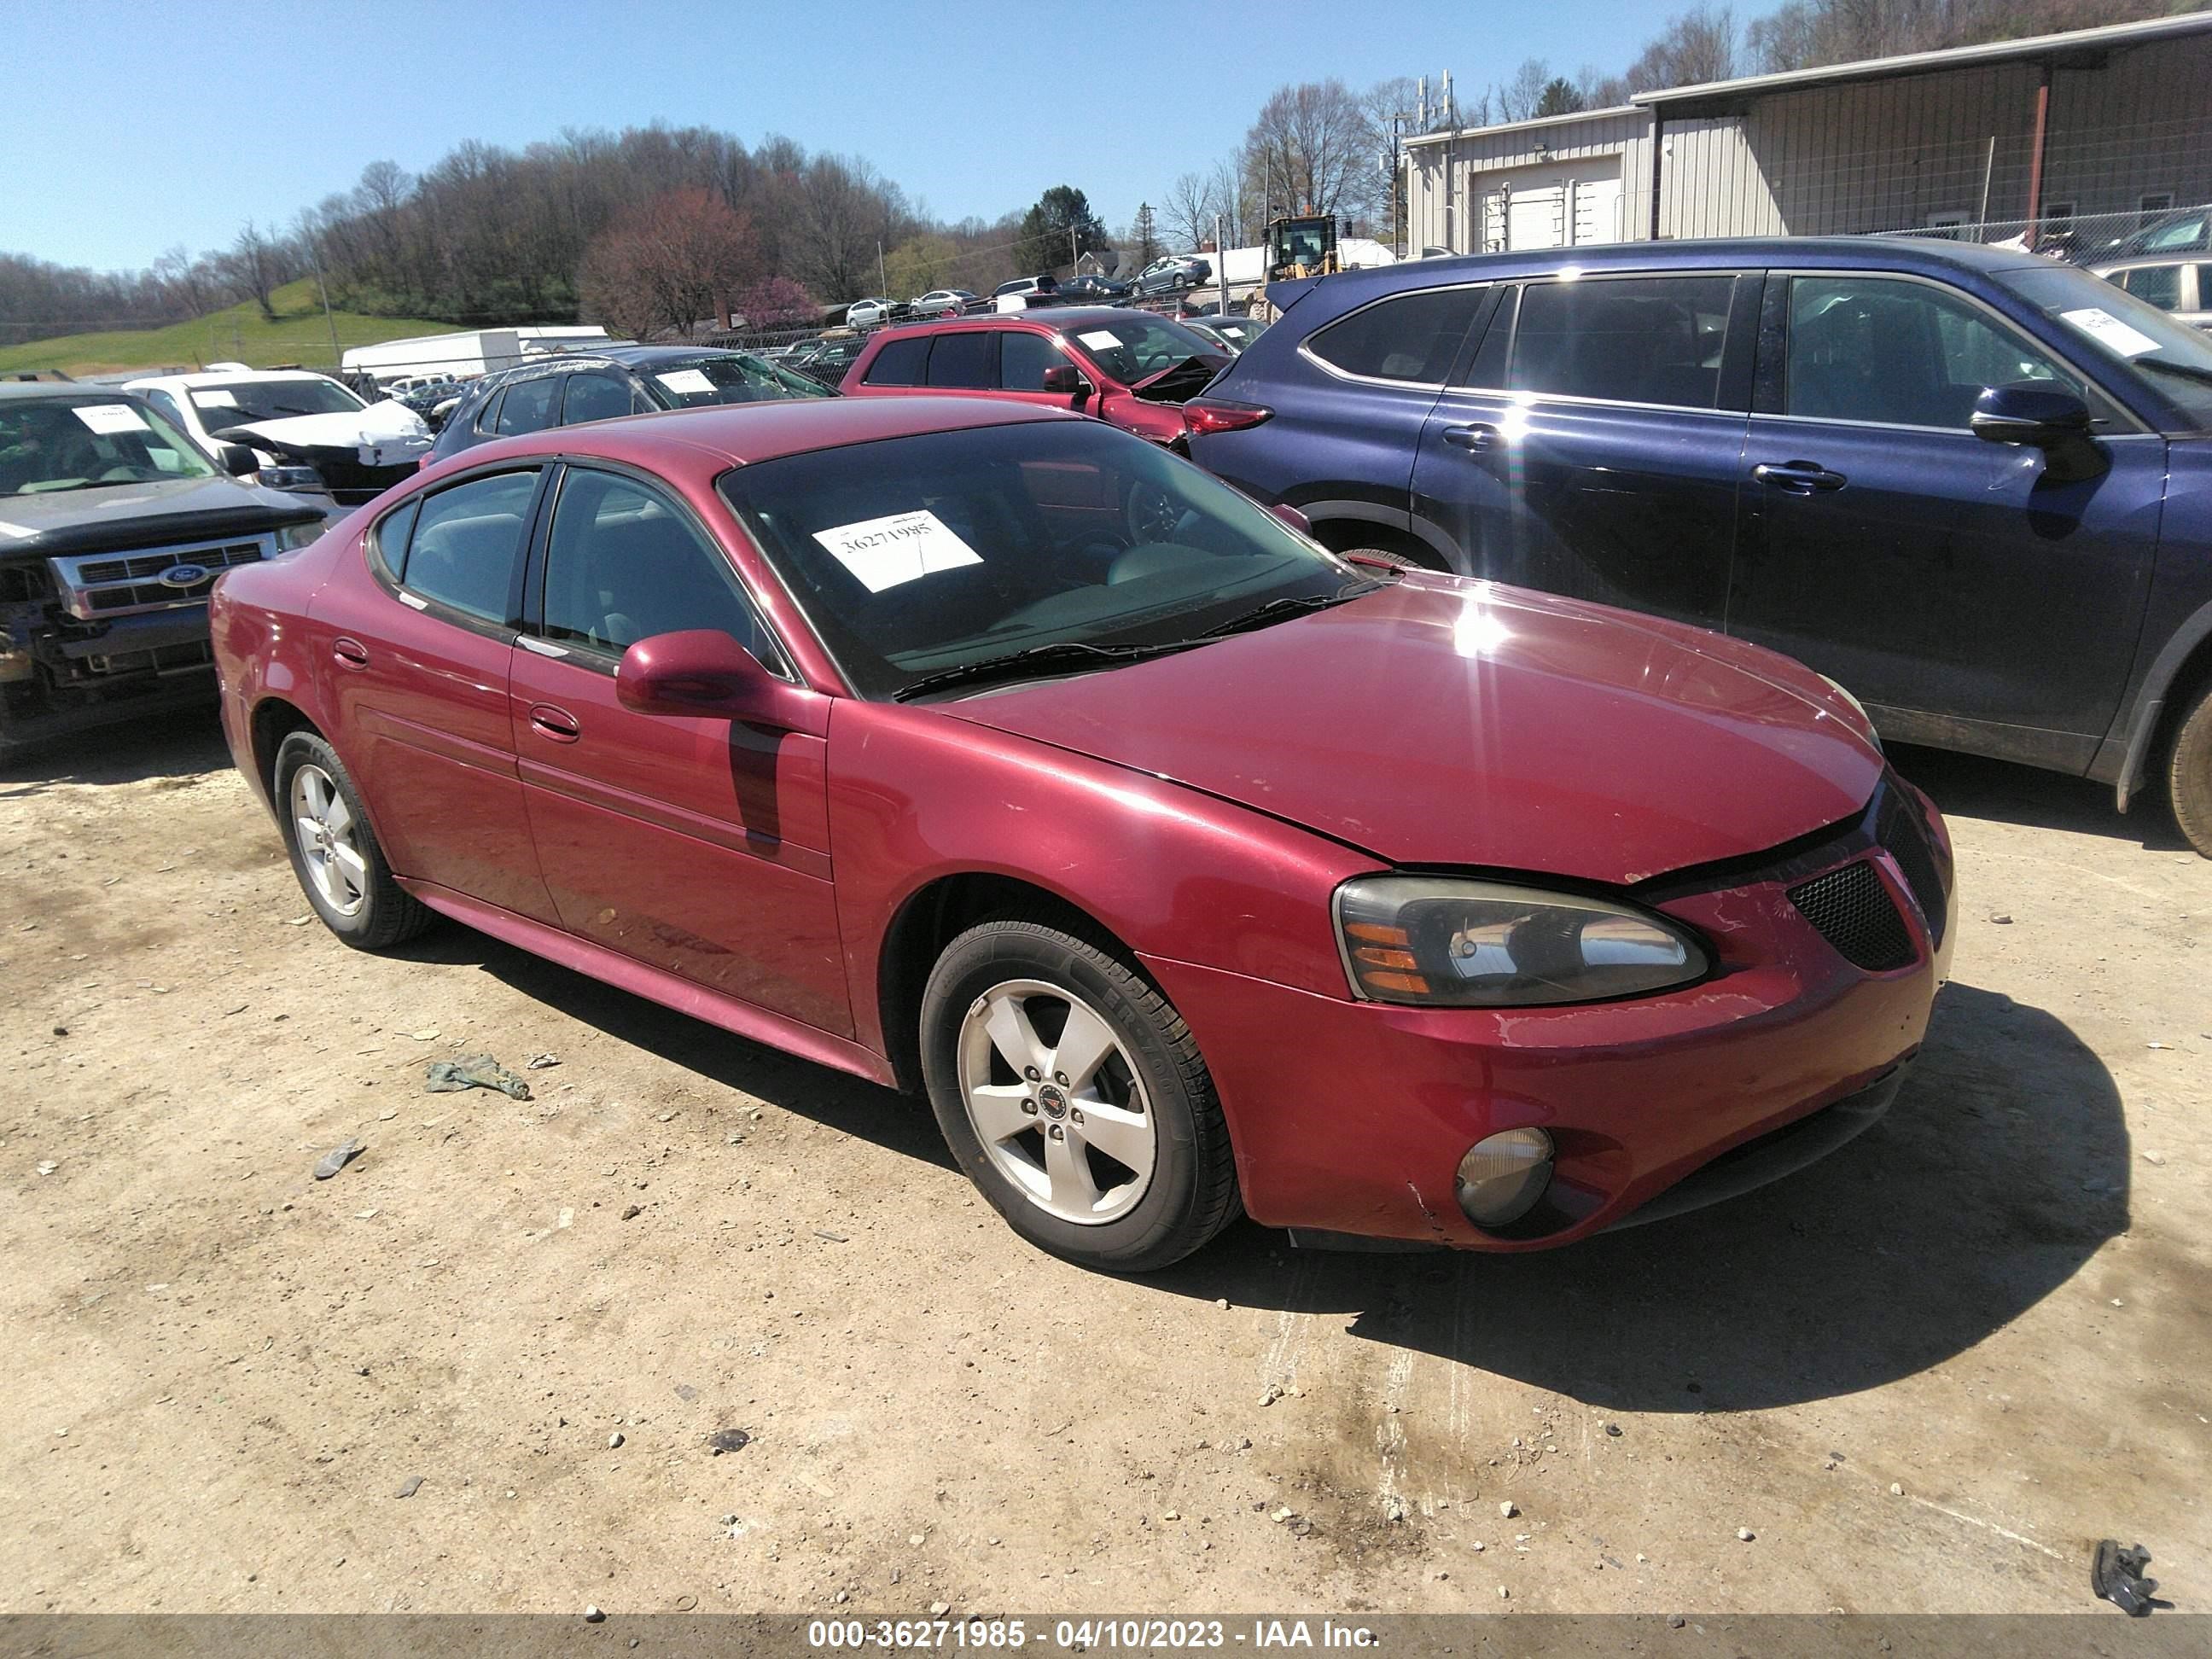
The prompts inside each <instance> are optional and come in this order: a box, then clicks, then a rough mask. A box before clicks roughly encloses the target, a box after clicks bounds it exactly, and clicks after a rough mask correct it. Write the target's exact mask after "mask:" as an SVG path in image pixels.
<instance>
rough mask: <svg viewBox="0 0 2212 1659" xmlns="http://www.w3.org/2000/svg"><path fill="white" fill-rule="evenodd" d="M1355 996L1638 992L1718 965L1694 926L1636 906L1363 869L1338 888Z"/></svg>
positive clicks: (1507, 998)
mask: <svg viewBox="0 0 2212 1659" xmlns="http://www.w3.org/2000/svg"><path fill="white" fill-rule="evenodd" d="M1335 908H1336V927H1337V938H1338V940H1339V942H1340V945H1341V946H1342V948H1343V951H1344V965H1345V970H1346V972H1347V973H1348V974H1349V975H1351V977H1352V994H1354V995H1355V996H1358V997H1361V998H1363V999H1364V1000H1369V1001H1372V1002H1400V1003H1411V1004H1414V1005H1417V1006H1431V1007H1449V1008H1525V1007H1534V1006H1541V1005H1544V1004H1547V1003H1562V1002H1599V1001H1603V1000H1607V999H1608V998H1613V997H1632V996H1640V995H1642V994H1645V993H1646V992H1650V991H1659V990H1664V989H1665V988H1666V987H1668V986H1671V985H1686V984H1688V983H1689V982H1690V981H1692V980H1697V979H1702V978H1703V977H1705V974H1706V973H1707V972H1708V971H1710V969H1711V958H1710V957H1707V955H1706V954H1705V947H1704V946H1702V945H1699V943H1698V941H1697V939H1695V938H1694V937H1693V936H1692V934H1691V933H1689V932H1688V931H1687V930H1686V929H1684V928H1682V927H1678V926H1676V925H1675V924H1674V923H1673V922H1670V921H1666V920H1665V919H1663V918H1662V917H1660V916H1657V915H1653V914H1651V913H1650V911H1646V910H1638V909H1636V908H1632V907H1631V906H1629V905H1626V904H1615V903H1613V902H1609V901H1608V900H1606V899H1601V898H1585V897H1583V896H1580V895H1579V894H1574V893H1552V892H1546V891H1544V890H1541V889H1540V888H1532V887H1516V886H1513V885H1510V884H1507V883H1504V882H1494V881H1475V880H1469V879H1461V878H1449V877H1440V876H1362V877H1359V878H1358V879H1356V880H1352V881H1348V882H1346V883H1345V884H1344V885H1343V886H1341V887H1340V888H1338V889H1337V890H1336V904H1335Z"/></svg>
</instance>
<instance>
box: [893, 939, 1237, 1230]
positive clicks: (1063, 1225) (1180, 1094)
mask: <svg viewBox="0 0 2212 1659" xmlns="http://www.w3.org/2000/svg"><path fill="white" fill-rule="evenodd" d="M921 1056H922V1073H923V1076H924V1078H925V1079H927V1083H928V1085H929V1100H930V1105H931V1106H932V1108H933V1109H934V1110H935V1111H936V1114H937V1121H938V1126H939V1128H941V1129H942V1130H943V1131H944V1133H945V1145H946V1146H949V1147H951V1151H952V1155H953V1157H954V1158H956V1159H957V1161H958V1162H959V1164H960V1168H961V1170H963V1172H964V1173H965V1174H966V1175H967V1176H968V1178H969V1180H971V1181H973V1182H975V1187H976V1189H977V1190H978V1191H980V1192H981V1194H983V1196H984V1197H985V1198H986V1199H987V1200H990V1203H991V1206H992V1207H993V1208H994V1209H995V1210H997V1211H998V1212H999V1213H1000V1216H1001V1217H1003V1218H1005V1220H1006V1225H1008V1226H1010V1227H1012V1229H1013V1230H1014V1231H1016V1232H1018V1233H1019V1234H1020V1235H1021V1236H1022V1237H1024V1238H1026V1239H1028V1240H1029V1241H1030V1243H1032V1244H1035V1245H1036V1246H1038V1247H1039V1248H1040V1249H1046V1250H1049V1251H1050V1252H1052V1254H1054V1255H1057V1256H1060V1257H1062V1258H1064V1259H1065V1260H1066V1261H1073V1262H1075V1263H1077V1264H1078V1265H1079V1266H1081V1267H1094V1268H1098V1269H1101V1270H1103V1271H1105V1272H1109V1273H1146V1272H1149V1271H1151V1270H1152V1269H1155V1268H1159V1267H1166V1266H1167V1265H1168V1264H1169V1263H1170V1262H1173V1261H1180V1260H1181V1259H1182V1257H1184V1256H1186V1255H1189V1254H1190V1253H1191V1252H1192V1251H1193V1250H1195V1249H1199V1248H1200V1246H1201V1245H1203V1244H1205V1243H1207V1242H1208V1241H1209V1240H1211V1239H1212V1237H1214V1236H1215V1235H1216V1234H1218V1232H1220V1231H1221V1230H1222V1229H1223V1228H1224V1227H1225V1226H1227V1225H1229V1224H1230V1223H1231V1221H1233V1220H1235V1219H1236V1218H1237V1216H1238V1215H1239V1214H1241V1213H1242V1212H1243V1206H1242V1205H1241V1204H1240V1202H1239V1200H1238V1194H1237V1164H1236V1160H1235V1158H1234V1157H1233V1156H1232V1155H1231V1151H1230V1146H1229V1131H1228V1126H1227V1124H1226V1123H1225V1121H1224V1120H1223V1118H1222V1115H1221V1106H1220V1103H1219V1101H1218V1099H1217V1098H1216V1097H1215V1095H1214V1091H1213V1079H1212V1077H1211V1076H1210V1075H1209V1074H1208V1073H1207V1071H1206V1061H1205V1060H1204V1059H1202V1058H1201V1057H1200V1054H1199V1052H1198V1042H1197V1039H1196V1038H1195V1037H1194V1036H1192V1035H1191V1030H1190V1028H1189V1027H1188V1025H1186V1024H1184V1023H1183V1020H1182V1016H1181V1015H1180V1014H1178V1013H1176V1011H1175V1008H1174V1006H1173V1005H1172V1004H1170V1002H1169V1001H1168V1000H1167V999H1166V998H1165V997H1164V996H1162V995H1161V994H1160V993H1159V991H1158V988H1157V987H1154V986H1153V985H1152V984H1151V983H1150V982H1148V981H1146V980H1145V979H1144V978H1142V977H1141V976H1139V975H1137V974H1135V973H1133V972H1132V971H1131V970H1130V969H1128V968H1127V967H1125V966H1123V965H1122V963H1120V962H1118V961H1116V960H1115V958H1114V957H1110V956H1109V955H1108V954H1107V953H1106V952H1105V951H1101V950H1099V949H1098V948H1097V946H1095V945H1090V944H1087V943H1085V941H1083V940H1081V939H1076V938H1073V936H1071V935H1069V934H1067V933H1061V932H1060V931H1058V930H1057V929H1055V928H1052V927H1045V926H1042V925H1041V924H1039V923H1036V922H1030V921H987V922H984V923H982V924H981V925H980V926H978V927H971V928H969V930H968V931H967V932H966V933H963V934H961V935H960V937H959V938H957V939H954V940H953V941H952V943H951V945H948V946H947V947H946V948H945V954H944V955H943V956H942V957H939V959H938V963H937V966H936V968H935V969H933V971H932V972H931V974H930V976H929V983H928V986H927V988H926V989H925V990H924V991H923V993H922V1001H921Z"/></svg>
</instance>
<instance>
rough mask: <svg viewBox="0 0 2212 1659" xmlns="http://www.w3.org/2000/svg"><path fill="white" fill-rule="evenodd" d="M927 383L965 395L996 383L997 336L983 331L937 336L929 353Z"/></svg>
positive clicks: (997, 368)
mask: <svg viewBox="0 0 2212 1659" xmlns="http://www.w3.org/2000/svg"><path fill="white" fill-rule="evenodd" d="M929 383H930V385H932V386H951V387H953V388H956V389H957V390H961V391H967V392H987V391H990V390H992V389H993V388H994V387H996V386H998V384H999V337H998V335H997V334H995V333H993V332H990V331H987V330H984V329H980V328H979V329H973V330H963V331H960V332H959V333H957V334H940V335H939V336H938V337H937V343H936V345H935V346H933V348H931V350H930V353H929Z"/></svg>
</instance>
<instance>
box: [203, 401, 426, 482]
mask: <svg viewBox="0 0 2212 1659" xmlns="http://www.w3.org/2000/svg"><path fill="white" fill-rule="evenodd" d="M201 418H202V419H203V420H206V421H207V422H208V430H209V431H210V434H212V435H214V436H216V437H217V438H220V439H222V441H225V442H228V443H246V444H250V445H252V447H255V448H257V449H258V448H264V447H266V448H268V449H270V450H272V451H275V452H276V453H280V454H304V453H306V452H307V451H309V450H314V449H348V450H352V451H354V452H355V453H356V458H357V459H359V460H360V462H361V464H362V465H363V466H396V465H398V464H399V463H400V462H402V461H408V460H412V459H415V458H416V456H419V455H422V454H426V453H428V451H429V448H430V428H429V427H428V425H426V424H425V423H424V422H423V420H422V416H420V415H417V414H416V412H415V411H414V410H411V409H410V408H408V407H407V405H406V404H403V403H400V402H398V400H396V399H393V398H386V400H385V401H384V402H382V403H380V404H370V405H369V406H368V408H367V409H349V410H335V411H333V412H332V413H331V414H328V415H288V416H285V417H284V418H283V419H282V420H278V421H249V422H245V423H243V424H241V425H239V426H226V427H222V428H217V427H216V424H215V422H214V420H212V419H210V418H209V416H207V415H206V414H205V413H203V414H202V416H201Z"/></svg>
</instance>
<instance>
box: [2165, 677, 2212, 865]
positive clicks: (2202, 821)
mask: <svg viewBox="0 0 2212 1659" xmlns="http://www.w3.org/2000/svg"><path fill="white" fill-rule="evenodd" d="M2166 799H2167V800H2168V801H2170V802H2171V803H2172V806H2173V817H2174V822H2175V823H2179V825H2180V826H2181V833H2182V834H2183V835H2184V836H2187V837H2188V838H2189V844H2190V845H2191V847H2194V848H2196V849H2197V851H2198V852H2199V853H2200V854H2203V856H2204V857H2206V858H2208V859H2212V685H2207V686H2206V687H2204V688H2203V690H2200V691H2199V692H2198V693H2197V701H2196V702H2195V703H2194V704H2192V705H2191V708H2190V710H2189V712H2188V713H2187V714H2185V715H2184V716H2183V717H2182V720H2181V729H2180V730H2179V731H2178V732H2175V733H2174V734H2173V750H2172V754H2171V755H2170V756H2169V757H2167V760H2166Z"/></svg>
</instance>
